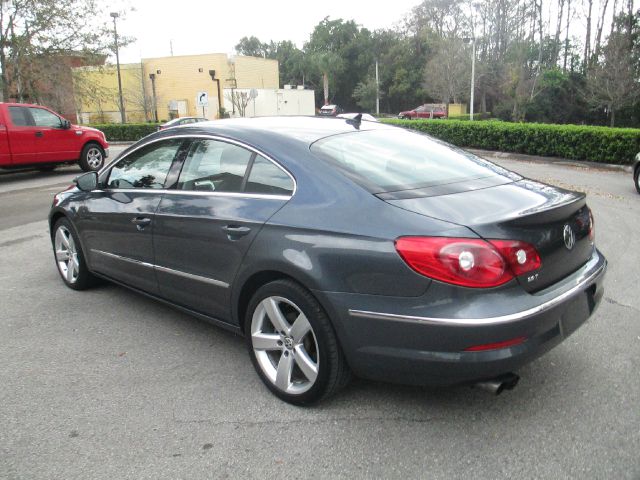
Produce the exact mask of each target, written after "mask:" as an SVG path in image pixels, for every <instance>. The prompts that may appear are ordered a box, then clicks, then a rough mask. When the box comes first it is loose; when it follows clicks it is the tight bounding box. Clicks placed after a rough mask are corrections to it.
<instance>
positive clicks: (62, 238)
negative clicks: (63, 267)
mask: <svg viewBox="0 0 640 480" xmlns="http://www.w3.org/2000/svg"><path fill="white" fill-rule="evenodd" d="M56 242H58V243H59V244H61V245H64V246H65V247H66V248H67V250H68V249H69V239H68V238H67V236H66V235H65V233H64V230H62V228H59V229H58V231H57V232H56Z"/></svg>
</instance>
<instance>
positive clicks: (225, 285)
mask: <svg viewBox="0 0 640 480" xmlns="http://www.w3.org/2000/svg"><path fill="white" fill-rule="evenodd" d="M91 252H92V253H97V254H98V255H103V256H105V257H109V258H114V259H116V260H121V261H123V262H127V263H132V264H134V265H138V266H141V267H146V268H152V269H154V270H160V271H161V272H164V273H169V274H172V275H177V276H179V277H183V278H188V279H190V280H196V281H198V282H202V283H207V284H209V285H215V286H216V287H222V288H229V284H228V283H226V282H223V281H221V280H216V279H215V278H209V277H203V276H201V275H194V274H192V273H187V272H182V271H180V270H174V269H173V268H168V267H163V266H161V265H154V264H153V263H148V262H143V261H141V260H136V259H134V258H129V257H123V256H122V255H116V254H115V253H110V252H104V251H102V250H96V249H91Z"/></svg>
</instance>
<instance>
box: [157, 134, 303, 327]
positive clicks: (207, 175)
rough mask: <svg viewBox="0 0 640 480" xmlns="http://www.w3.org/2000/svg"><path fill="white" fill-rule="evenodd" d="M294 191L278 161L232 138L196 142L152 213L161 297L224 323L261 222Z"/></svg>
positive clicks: (207, 139)
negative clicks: (170, 188) (233, 287)
mask: <svg viewBox="0 0 640 480" xmlns="http://www.w3.org/2000/svg"><path fill="white" fill-rule="evenodd" d="M293 191H294V180H293V177H291V175H290V174H289V173H287V172H286V171H285V170H284V169H283V168H282V167H280V166H279V165H277V164H276V163H275V162H273V161H271V160H269V159H267V158H266V157H264V156H262V155H260V154H259V153H258V152H256V151H254V150H252V149H250V148H248V147H245V146H242V145H239V144H236V143H231V142H229V141H224V140H221V139H213V138H201V139H199V140H197V141H195V142H194V143H193V144H192V145H191V146H190V149H189V152H188V154H187V155H186V156H185V160H184V164H183V166H182V170H181V173H180V177H179V181H178V183H177V185H176V188H175V190H173V191H170V192H167V193H166V194H165V195H164V197H163V198H162V201H161V203H160V206H159V207H158V210H157V212H156V221H155V226H154V249H155V255H156V256H155V261H156V271H157V275H158V282H159V285H160V292H161V295H162V296H163V297H165V298H167V299H169V300H171V301H173V302H175V303H177V304H179V305H182V306H185V307H187V308H190V309H192V310H195V311H197V312H201V313H204V314H207V315H210V316H213V317H215V318H218V319H220V320H224V321H229V319H230V318H231V314H230V303H229V302H230V295H231V285H232V283H233V279H234V278H235V275H236V273H237V271H238V268H239V267H240V263H241V262H242V259H243V257H244V255H245V253H246V251H247V249H248V248H249V246H250V245H251V242H252V241H253V240H254V238H255V237H256V235H257V234H258V232H259V230H260V228H261V227H262V225H263V224H264V223H265V222H266V221H267V220H268V219H269V218H270V217H271V216H272V215H273V214H274V213H276V212H277V211H278V210H279V209H280V208H281V207H282V206H283V205H284V204H285V203H286V202H287V201H288V200H289V199H290V198H291V195H292V194H293Z"/></svg>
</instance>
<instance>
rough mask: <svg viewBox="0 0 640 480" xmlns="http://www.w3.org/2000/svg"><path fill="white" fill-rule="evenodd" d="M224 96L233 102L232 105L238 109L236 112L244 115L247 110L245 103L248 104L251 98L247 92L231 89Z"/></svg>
mask: <svg viewBox="0 0 640 480" xmlns="http://www.w3.org/2000/svg"><path fill="white" fill-rule="evenodd" d="M225 97H226V98H227V99H228V100H230V101H231V103H233V106H234V107H235V108H236V109H237V110H238V114H239V115H240V116H241V117H244V116H245V114H246V112H247V105H249V101H250V100H251V97H250V96H249V92H243V91H238V90H232V91H231V93H227V94H226V95H225Z"/></svg>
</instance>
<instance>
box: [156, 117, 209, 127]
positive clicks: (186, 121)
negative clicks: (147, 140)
mask: <svg viewBox="0 0 640 480" xmlns="http://www.w3.org/2000/svg"><path fill="white" fill-rule="evenodd" d="M208 121H209V120H208V119H207V118H203V117H179V118H174V119H173V120H169V121H168V122H166V123H163V124H162V125H160V126H159V127H158V130H164V129H165V128H171V127H179V126H181V125H190V124H192V123H199V122H208Z"/></svg>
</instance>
